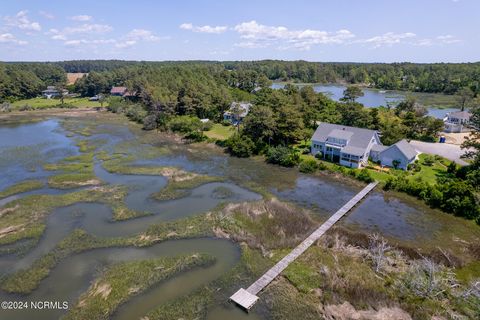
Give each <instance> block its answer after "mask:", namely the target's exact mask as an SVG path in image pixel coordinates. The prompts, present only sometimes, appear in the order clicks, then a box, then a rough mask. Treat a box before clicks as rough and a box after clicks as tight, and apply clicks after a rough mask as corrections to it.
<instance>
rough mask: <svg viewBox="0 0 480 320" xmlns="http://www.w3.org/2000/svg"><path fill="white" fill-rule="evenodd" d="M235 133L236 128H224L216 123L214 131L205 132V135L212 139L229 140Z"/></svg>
mask: <svg viewBox="0 0 480 320" xmlns="http://www.w3.org/2000/svg"><path fill="white" fill-rule="evenodd" d="M234 132H235V127H233V126H224V125H222V124H220V123H214V124H213V126H212V129H210V130H209V131H205V135H206V136H207V137H209V138H211V139H216V140H227V139H228V138H229V137H230V136H231V135H232V134H233V133H234Z"/></svg>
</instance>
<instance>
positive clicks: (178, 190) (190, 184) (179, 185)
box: [153, 174, 225, 200]
mask: <svg viewBox="0 0 480 320" xmlns="http://www.w3.org/2000/svg"><path fill="white" fill-rule="evenodd" d="M181 179H185V180H175V177H173V178H172V179H170V180H168V183H167V185H166V186H165V188H163V189H162V190H160V191H159V192H157V193H154V194H153V197H154V198H155V199H157V200H174V199H179V198H183V197H186V196H187V195H189V194H190V190H191V189H194V188H196V187H199V186H201V185H203V184H207V183H211V182H219V181H224V180H225V178H223V177H214V176H207V175H197V174H195V175H190V176H189V175H188V174H187V175H184V177H182V178H181Z"/></svg>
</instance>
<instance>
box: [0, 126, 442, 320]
mask: <svg viewBox="0 0 480 320" xmlns="http://www.w3.org/2000/svg"><path fill="white" fill-rule="evenodd" d="M77 121H80V123H79V125H80V126H81V125H83V124H88V125H92V126H93V127H94V129H93V130H92V132H93V133H92V135H91V136H88V137H84V136H82V137H80V136H74V137H71V138H68V137H67V136H66V131H65V130H64V129H62V127H61V126H60V125H59V121H58V120H56V119H51V120H46V121H44V122H39V123H35V124H22V125H18V126H11V125H9V126H0V134H3V135H4V136H0V137H1V138H2V139H0V141H3V140H4V139H3V137H9V139H13V137H15V136H16V135H17V134H19V135H20V136H22V138H21V139H19V140H18V142H17V143H16V144H15V148H19V147H20V148H25V149H24V150H26V151H24V152H23V153H21V154H20V156H19V157H20V158H19V161H18V162H17V161H12V159H10V158H3V159H2V157H6V153H5V150H8V149H9V148H12V145H14V144H13V143H12V142H3V145H2V144H0V171H2V172H6V173H7V177H4V176H3V175H2V180H0V186H1V187H0V188H1V189H3V188H4V187H8V186H10V185H13V184H14V183H16V182H18V181H21V180H24V179H27V178H28V179H32V178H33V177H36V176H38V177H39V178H40V179H42V180H44V181H46V178H47V177H48V175H51V174H54V173H51V172H44V171H43V170H41V165H40V163H42V162H56V161H58V160H60V159H62V158H63V157H65V156H67V155H72V154H78V148H77V147H76V146H75V141H74V139H76V138H81V139H87V140H89V141H90V142H92V143H94V144H95V145H97V146H98V150H103V151H107V152H108V153H112V152H115V150H116V149H117V147H118V144H119V143H124V142H125V141H128V142H132V141H133V142H134V143H133V144H132V145H123V146H122V148H121V150H122V152H126V153H129V154H132V155H134V156H136V157H137V159H136V161H135V162H134V163H133V165H161V166H165V165H166V166H176V167H179V168H182V169H184V170H188V171H192V172H196V173H201V174H208V175H214V176H221V177H224V178H225V179H226V181H225V182H214V183H207V184H204V185H201V186H199V187H197V188H193V189H192V190H191V191H190V192H189V193H188V194H187V195H186V196H185V197H183V198H180V199H176V200H171V201H157V200H155V199H153V198H152V197H151V194H152V193H155V192H158V191H160V190H161V188H163V187H165V185H166V183H167V180H166V178H164V177H162V176H149V175H123V174H112V173H109V172H107V171H106V170H105V169H104V168H103V166H102V162H101V161H99V160H96V161H95V165H94V171H95V174H96V175H97V177H98V178H100V179H101V180H103V181H104V182H106V183H108V184H112V185H125V186H127V189H128V194H127V196H126V198H125V204H126V206H127V207H128V208H130V209H132V210H135V211H137V212H146V213H150V214H149V215H146V216H141V217H138V218H135V219H130V220H126V221H118V222H114V221H113V220H112V212H111V209H110V208H109V206H107V205H105V204H100V203H85V202H82V203H76V204H73V205H71V206H68V207H62V208H57V209H55V210H53V212H52V213H51V214H50V215H49V216H48V217H47V219H46V225H47V227H46V231H45V233H44V235H43V236H42V237H41V239H40V240H39V242H38V244H37V245H36V246H35V247H34V248H33V249H31V250H30V251H29V252H27V253H26V254H25V255H24V256H21V257H19V256H15V255H3V256H0V270H1V271H0V272H1V273H6V272H7V273H10V272H14V271H17V270H20V269H23V268H27V267H29V266H30V265H31V264H32V263H33V262H34V261H35V260H36V259H38V258H40V257H42V256H43V255H44V254H46V253H48V252H49V251H50V250H52V249H53V248H54V247H55V245H56V244H58V242H59V241H61V240H62V239H63V238H65V237H66V236H67V235H68V234H70V233H71V232H72V231H73V230H74V229H75V228H81V229H84V230H86V231H88V232H89V233H91V234H93V235H96V236H99V237H120V236H121V237H125V236H131V235H135V234H139V233H141V232H143V231H145V230H146V229H147V228H148V226H149V225H152V224H155V223H159V222H161V221H167V220H175V219H180V218H184V217H188V216H192V215H195V214H200V213H203V212H206V211H208V210H211V209H213V208H214V207H215V206H217V205H218V204H219V203H221V202H237V201H253V200H258V199H260V195H259V194H257V193H255V192H252V191H250V190H248V189H246V188H243V187H240V186H239V183H250V182H251V183H256V184H257V185H259V186H261V187H263V188H265V189H266V190H269V191H271V192H272V193H274V194H275V195H276V196H277V197H278V198H279V199H281V200H285V201H290V202H293V203H295V204H297V205H299V206H300V207H305V208H308V209H310V210H311V211H312V212H313V213H314V214H315V215H317V216H318V217H319V220H323V219H326V218H327V217H328V216H330V215H331V214H332V213H333V212H335V211H336V210H337V209H338V208H340V207H341V206H342V205H343V204H344V203H345V202H347V201H348V200H349V199H350V198H351V197H352V196H353V195H354V194H355V193H356V192H358V191H359V190H360V189H361V188H360V187H358V186H356V185H351V184H348V183H347V182H345V180H336V179H335V178H334V177H312V176H307V175H303V174H299V173H298V172H297V171H296V170H292V169H287V168H282V167H279V166H272V165H269V164H266V163H264V161H262V160H261V159H239V158H234V157H229V156H227V155H225V154H223V153H222V152H221V151H219V149H218V148H211V147H206V146H204V145H183V144H179V143H175V142H172V141H171V140H167V139H165V140H162V139H163V138H162V137H161V136H160V137H159V138H158V142H156V146H159V147H163V148H166V149H168V152H167V153H166V154H165V155H163V156H158V157H156V158H153V159H152V158H148V159H146V158H142V156H141V152H140V151H141V149H142V146H143V145H142V144H141V143H136V144H135V141H136V140H135V139H136V135H137V134H139V133H133V132H131V131H130V130H129V129H128V128H127V127H125V126H122V125H120V124H119V125H115V124H100V125H98V124H95V123H94V124H92V123H91V122H90V120H77ZM140 134H143V133H140ZM28 135H31V136H34V137H35V139H34V140H30V139H28V138H27V137H28ZM47 142H48V143H47ZM2 148H3V149H2ZM31 150H35V152H34V153H33V156H32V154H30V156H28V155H29V152H30V151H31ZM52 150H53V151H52ZM2 152H4V153H2ZM15 156H17V155H15ZM32 157H39V159H41V160H42V161H38V163H37V162H36V163H35V164H36V165H35V166H36V171H35V172H29V171H28V166H25V165H24V162H25V161H26V160H29V158H32ZM27 162H28V161H27ZM9 173H11V174H10V175H9ZM219 187H222V188H227V189H228V190H229V191H230V192H228V194H227V196H226V197H225V198H218V197H217V196H215V190H216V189H217V188H219ZM72 191H74V190H57V189H51V188H48V187H45V188H43V189H39V190H33V191H29V192H26V193H23V194H18V195H14V196H12V197H8V198H5V199H0V206H3V205H5V204H6V203H7V202H10V201H12V200H15V199H18V198H20V197H24V196H26V195H29V194H57V193H65V192H72ZM416 204H418V202H414V201H407V200H404V199H398V198H395V197H392V196H388V195H386V194H383V193H380V192H373V193H372V194H371V195H369V196H368V197H367V198H366V199H365V200H364V201H363V202H362V203H361V204H360V205H359V206H358V207H356V208H354V210H352V212H350V213H349V214H348V216H347V217H346V218H345V219H343V220H342V221H341V222H340V223H341V224H344V225H346V226H348V227H355V228H358V229H360V230H363V231H365V230H367V231H378V232H380V233H382V234H384V235H387V236H390V237H393V238H398V239H407V240H408V239H415V238H418V237H422V238H428V237H429V236H431V235H432V234H433V233H434V232H435V231H436V230H437V228H440V226H439V225H438V224H437V223H434V222H433V221H432V218H431V215H430V214H429V212H428V209H424V207H423V206H416ZM14 245H22V244H21V243H19V244H14ZM3 247H5V246H3ZM3 247H2V248H3ZM3 249H4V248H3ZM194 252H201V253H210V254H212V255H214V256H215V257H217V263H216V264H215V265H213V266H211V267H209V268H200V269H196V270H193V271H190V272H186V273H185V274H183V275H181V276H178V277H175V278H173V279H170V280H168V281H166V282H165V283H162V284H159V285H157V286H155V287H153V288H150V289H149V290H147V292H145V293H143V294H140V295H138V296H136V297H134V298H133V299H131V300H130V301H128V302H127V303H126V304H125V305H123V306H121V307H120V309H119V310H117V312H116V313H115V315H114V318H117V319H131V318H138V317H140V316H142V315H144V314H146V313H147V312H148V310H150V309H152V308H154V307H155V306H158V305H159V304H161V303H164V302H168V301H169V300H172V299H175V298H176V297H179V296H183V295H186V294H188V293H191V292H192V291H194V290H195V289H196V288H199V287H200V286H201V285H203V284H206V283H208V282H210V281H212V280H214V279H216V278H218V277H220V276H221V275H222V274H224V273H225V272H226V271H228V270H230V269H231V268H232V267H233V265H234V264H235V263H236V262H237V261H238V259H239V249H238V247H237V246H236V245H234V244H232V243H230V242H228V241H220V240H214V239H192V240H181V241H167V242H164V243H161V244H157V245H154V246H152V247H149V248H141V249H140V248H109V249H96V250H92V251H88V252H85V253H81V254H78V255H74V256H72V257H68V258H66V259H64V260H63V261H62V262H61V263H60V264H59V265H58V266H57V267H56V268H54V270H53V271H52V273H51V274H50V275H49V277H47V278H46V279H45V280H43V281H42V282H41V283H40V287H39V288H38V289H37V290H35V291H34V292H33V293H32V294H30V295H27V296H23V297H21V298H22V299H26V300H30V301H35V300H37V299H43V300H45V299H60V300H62V301H63V299H66V300H68V301H69V302H70V303H71V304H73V303H74V302H75V301H76V299H77V298H78V297H79V295H80V294H81V293H82V292H84V291H85V290H86V289H87V288H88V286H89V283H90V282H91V281H92V280H93V279H94V278H95V277H96V275H97V274H98V273H97V271H98V270H100V269H102V268H104V267H105V266H107V265H109V264H112V263H115V262H119V261H129V260H135V259H148V258H153V257H157V256H174V255H178V254H182V253H194ZM0 298H4V299H16V300H18V299H19V297H18V296H12V295H8V294H6V293H1V292H0ZM61 313H62V312H61V311H42V312H38V311H37V313H32V311H26V312H20V313H8V314H7V313H5V318H8V319H29V318H31V317H32V316H33V315H35V319H51V318H57V317H58V316H59V315H61ZM0 318H2V319H3V318H4V317H3V314H2V311H0ZM225 318H231V319H232V320H233V319H244V318H248V319H252V318H254V319H255V316H254V315H252V314H250V315H247V314H245V313H244V312H242V311H240V310H238V309H237V308H233V307H232V306H222V307H218V308H215V309H214V310H211V313H209V316H208V319H210V320H220V319H225Z"/></svg>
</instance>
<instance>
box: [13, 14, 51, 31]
mask: <svg viewBox="0 0 480 320" xmlns="http://www.w3.org/2000/svg"><path fill="white" fill-rule="evenodd" d="M27 13H28V12H27V11H26V10H22V11H19V12H18V13H17V14H16V15H15V16H13V17H10V16H7V17H5V18H4V20H5V25H7V26H9V27H14V28H18V29H21V30H25V31H40V30H41V29H42V27H41V26H40V23H38V22H35V21H30V19H29V18H28V16H27Z"/></svg>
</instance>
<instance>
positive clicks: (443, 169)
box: [409, 153, 451, 184]
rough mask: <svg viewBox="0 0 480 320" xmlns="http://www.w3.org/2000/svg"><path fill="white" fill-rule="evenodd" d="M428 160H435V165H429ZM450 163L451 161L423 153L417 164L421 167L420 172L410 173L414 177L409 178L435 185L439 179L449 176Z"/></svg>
mask: <svg viewBox="0 0 480 320" xmlns="http://www.w3.org/2000/svg"><path fill="white" fill-rule="evenodd" d="M428 159H431V160H433V163H432V164H431V165H428V164H427V163H428V162H427V160H428ZM450 163H451V161H450V160H447V159H445V158H442V157H439V156H432V155H428V154H425V153H422V154H420V155H419V156H418V163H417V164H418V165H419V167H420V171H418V172H416V171H413V172H412V171H411V172H410V173H411V174H412V175H411V176H410V177H409V178H410V179H422V180H423V181H425V182H428V183H430V184H435V183H436V182H437V178H438V177H441V176H445V175H447V166H448V165H449V164H450Z"/></svg>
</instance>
